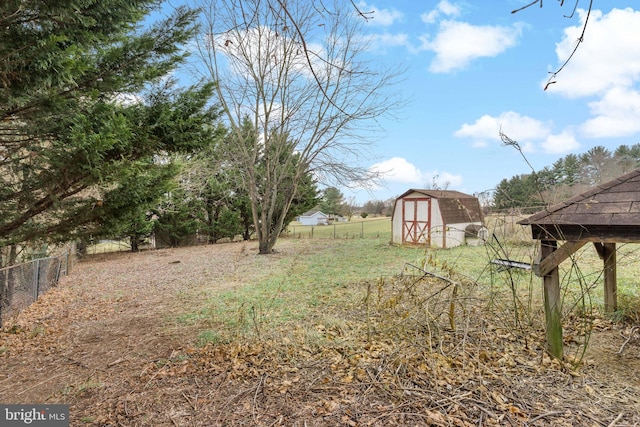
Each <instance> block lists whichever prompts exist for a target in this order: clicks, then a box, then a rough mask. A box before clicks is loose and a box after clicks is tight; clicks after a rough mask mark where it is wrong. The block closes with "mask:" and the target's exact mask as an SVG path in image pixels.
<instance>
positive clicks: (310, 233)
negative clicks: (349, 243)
mask: <svg viewBox="0 0 640 427" xmlns="http://www.w3.org/2000/svg"><path fill="white" fill-rule="evenodd" d="M281 237H290V238H298V239H354V238H380V237H389V239H391V218H390V217H384V218H375V219H369V220H365V221H348V222H333V223H329V224H326V225H302V224H295V223H294V224H290V225H289V226H288V227H287V228H286V229H285V231H284V232H283V233H282V235H281Z"/></svg>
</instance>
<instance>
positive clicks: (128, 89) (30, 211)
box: [0, 0, 212, 246]
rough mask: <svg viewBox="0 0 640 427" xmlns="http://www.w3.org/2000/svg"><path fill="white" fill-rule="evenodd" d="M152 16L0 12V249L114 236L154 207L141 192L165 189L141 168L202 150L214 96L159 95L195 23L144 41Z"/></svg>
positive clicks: (91, 5)
mask: <svg viewBox="0 0 640 427" xmlns="http://www.w3.org/2000/svg"><path fill="white" fill-rule="evenodd" d="M157 5H158V3H157V2H156V1H153V0H126V1H125V0H104V1H99V2H97V1H94V0H75V1H65V2H43V1H41V0H8V1H4V2H0V24H1V28H2V29H1V30H0V57H2V58H3V61H2V62H0V82H2V84H0V152H1V153H2V162H0V246H4V245H7V244H11V243H18V242H24V241H35V240H42V239H45V238H46V239H51V238H54V239H58V240H65V239H68V238H71V237H73V236H76V235H78V234H79V233H86V232H96V233H102V232H104V228H103V227H104V226H106V225H110V226H113V227H114V228H118V229H122V227H121V226H122V224H120V226H118V227H116V225H115V224H114V218H116V217H121V218H127V217H128V216H129V215H130V214H131V215H133V217H135V216H136V215H137V214H140V213H141V212H142V211H143V210H144V209H141V210H138V211H137V212H135V211H136V206H138V205H140V204H145V203H148V202H150V200H151V199H153V198H154V196H153V195H151V194H142V193H141V192H140V191H142V187H143V185H141V184H142V181H145V180H146V181H147V183H155V184H157V185H159V186H160V187H162V184H161V183H159V182H158V180H159V179H168V177H169V175H170V172H172V170H171V169H169V168H168V165H162V164H157V165H155V166H154V167H153V169H156V170H155V172H152V171H151V169H148V170H147V171H145V172H144V173H142V171H140V169H138V168H141V167H148V166H149V165H150V164H151V161H152V159H153V158H154V155H156V154H158V153H170V152H175V151H181V150H189V149H192V148H195V147H197V146H199V145H200V144H202V143H203V142H204V141H205V140H206V139H207V138H208V137H207V132H206V131H203V129H205V128H204V125H205V123H207V122H210V121H211V119H212V116H211V114H210V113H209V112H208V111H206V110H205V105H206V103H207V102H208V99H209V97H210V93H211V86H203V87H202V88H200V89H196V88H190V89H187V90H184V91H175V90H173V88H172V86H171V84H170V83H163V81H164V80H163V79H165V78H166V76H167V75H168V74H169V73H170V72H171V71H172V70H174V69H175V68H176V67H177V66H178V65H179V64H180V63H181V62H182V61H183V59H184V56H183V53H182V52H181V45H182V44H184V43H186V42H187V41H188V40H189V39H190V38H191V37H192V35H193V34H194V30H195V26H194V24H193V22H194V19H195V16H196V15H195V12H194V11H191V10H188V9H186V8H180V9H178V10H176V12H175V13H174V14H173V15H172V16H171V17H169V18H167V19H165V20H163V21H162V22H158V23H157V24H155V25H152V26H150V27H149V28H146V29H142V27H141V24H142V23H143V20H144V19H145V17H146V16H147V15H148V14H149V13H150V12H151V11H152V10H153V9H154V8H155V7H156V6H157ZM140 162H142V163H140ZM164 167H167V169H166V170H164V171H160V170H161V169H163V168H164ZM156 172H157V173H156ZM134 177H136V179H139V180H141V181H138V182H136V181H135V179H133V178H134ZM133 217H132V218H133ZM125 221H131V220H130V219H127V220H125ZM135 228H138V227H135ZM134 234H135V233H134Z"/></svg>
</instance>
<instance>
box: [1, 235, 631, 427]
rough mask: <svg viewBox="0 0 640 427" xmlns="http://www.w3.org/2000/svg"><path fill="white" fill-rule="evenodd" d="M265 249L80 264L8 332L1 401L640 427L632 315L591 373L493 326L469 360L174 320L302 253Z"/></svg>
mask: <svg viewBox="0 0 640 427" xmlns="http://www.w3.org/2000/svg"><path fill="white" fill-rule="evenodd" d="M254 246H255V244H253V245H252V244H251V243H249V244H246V243H234V244H226V245H214V246H202V247H195V248H185V249H175V250H159V251H153V252H144V253H140V254H117V255H109V256H107V255H105V256H96V257H93V258H91V259H90V260H88V261H85V262H81V263H78V264H76V266H75V268H74V270H73V272H72V274H71V275H70V276H68V277H66V278H64V279H63V280H62V282H61V284H60V285H59V286H58V287H57V288H55V289H53V290H52V291H51V292H50V293H48V294H47V295H45V296H44V297H42V298H41V299H40V300H39V301H38V302H36V303H35V304H34V305H32V306H31V307H30V308H29V309H27V310H25V311H24V312H23V313H21V314H20V316H19V317H18V318H17V319H15V320H14V321H12V322H9V323H8V324H7V325H5V328H4V329H3V330H2V331H1V332H0V367H1V369H0V402H2V403H51V404H53V403H65V404H69V405H70V412H71V425H72V426H88V425H98V426H223V425H229V426H231V425H234V426H235V425H237V426H275V425H282V426H333V425H336V426H338V425H345V426H366V425H375V426H384V425H411V426H420V425H425V426H426V425H435V426H448V425H451V426H478V425H523V426H524V425H531V426H546V425H565V426H573V425H576V426H577V425H586V426H631V425H640V337H638V336H637V335H638V334H636V336H631V335H630V334H631V328H630V326H628V325H627V326H616V325H610V324H608V323H607V322H602V323H601V324H600V325H599V327H598V328H597V329H596V330H595V331H594V333H593V334H592V337H591V343H590V346H589V350H588V353H587V357H586V361H587V363H586V364H585V365H584V366H582V367H580V368H579V369H578V370H571V369H568V368H567V367H566V366H563V365H561V364H559V363H555V362H553V361H549V360H547V359H544V358H542V357H541V354H542V353H541V352H540V351H537V352H536V351H535V350H529V352H526V351H525V350H522V349H521V348H520V347H516V346H514V347H509V348H512V349H514V353H513V354H510V355H507V356H508V357H505V356H504V355H503V356H502V357H498V356H497V355H496V354H497V353H501V352H500V349H502V348H504V346H505V344H504V342H498V341H497V340H507V341H508V339H506V338H504V337H502V338H500V337H499V336H496V337H492V336H491V334H490V333H483V335H481V336H482V337H484V338H483V339H484V341H483V342H477V343H475V344H476V345H477V348H476V347H472V345H474V343H472V342H471V341H472V340H471V339H469V343H467V345H468V346H469V347H468V348H474V350H473V351H471V350H468V351H465V352H458V353H456V357H445V356H446V355H445V354H444V353H441V354H435V353H434V354H433V357H430V358H425V357H424V354H419V353H417V352H414V353H410V355H409V356H405V355H404V353H402V357H400V355H401V353H400V351H399V350H397V349H396V350H394V349H393V346H392V345H393V343H381V344H380V345H379V346H378V345H368V346H366V347H363V348H364V349H365V350H363V351H364V352H365V353H366V354H365V353H363V354H364V355H362V356H361V355H358V358H355V357H353V355H352V354H348V352H346V351H344V350H345V348H346V347H344V346H342V347H340V346H337V345H336V346H335V347H333V348H332V349H330V350H327V349H317V348H312V347H308V346H305V345H292V344H291V343H290V342H288V341H283V342H271V341H268V342H260V341H257V340H247V341H246V342H236V343H226V344H218V345H208V346H205V347H200V346H198V345H197V343H196V339H197V336H198V334H199V332H201V330H202V325H199V324H198V323H197V322H195V323H192V324H189V323H180V322H176V321H175V319H176V318H178V317H179V316H180V315H181V314H184V313H189V312H192V311H193V306H194V303H195V302H196V301H197V300H198V298H201V297H202V296H203V295H205V292H206V293H207V295H210V294H211V291H212V289H213V290H218V291H220V292H222V291H225V290H230V289H233V288H235V287H239V286H245V285H246V284H248V283H249V284H250V283H251V273H250V272H251V271H256V272H264V271H265V270H268V269H269V268H271V267H273V266H275V265H276V264H277V263H278V261H279V260H280V259H281V258H282V257H286V256H289V255H291V254H290V253H289V248H288V246H287V244H286V242H283V243H282V244H281V245H280V246H279V247H280V253H278V254H277V255H273V256H256V255H255V253H256V249H255V247H254ZM240 272H242V274H240ZM247 272H249V273H247ZM256 274H258V273H256ZM321 332H322V331H321ZM478 336H480V335H478ZM494 340H495V341H494ZM623 345H624V347H623V348H622V350H623V351H622V352H620V349H621V347H622V346H623ZM494 350H495V351H494ZM518 352H520V353H518ZM489 362H491V363H489Z"/></svg>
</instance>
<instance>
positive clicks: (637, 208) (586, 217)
mask: <svg viewBox="0 0 640 427" xmlns="http://www.w3.org/2000/svg"><path fill="white" fill-rule="evenodd" d="M518 224H522V225H531V226H532V229H533V234H534V237H536V230H538V232H539V231H540V230H542V229H544V230H545V232H546V234H547V235H551V236H552V237H553V236H555V237H557V238H558V240H565V238H564V237H567V235H568V236H569V237H570V238H571V239H577V238H589V239H591V240H598V239H597V238H596V237H598V236H600V237H601V238H602V241H606V240H611V241H613V237H614V236H619V237H621V238H623V239H624V240H623V241H631V240H636V239H640V169H636V170H634V171H632V172H629V173H627V174H625V175H622V176H620V177H618V178H615V179H613V180H611V181H609V182H606V183H604V184H601V185H599V186H597V187H594V188H592V189H590V190H589V191H586V192H584V193H582V194H579V195H577V196H574V197H572V198H570V199H568V200H566V201H564V202H562V203H559V204H557V205H554V206H551V207H550V208H548V209H546V210H544V211H541V212H538V213H536V214H534V215H531V216H530V217H528V218H526V219H523V220H521V221H518ZM538 238H540V234H539V233H538ZM566 240H569V239H568V238H567V239H566ZM618 241H621V240H618Z"/></svg>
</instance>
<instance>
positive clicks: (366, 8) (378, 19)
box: [358, 1, 404, 27]
mask: <svg viewBox="0 0 640 427" xmlns="http://www.w3.org/2000/svg"><path fill="white" fill-rule="evenodd" d="M358 9H360V11H362V12H363V13H366V14H367V16H371V17H372V18H373V19H370V20H368V21H367V22H368V23H369V24H371V25H380V26H383V27H388V26H390V25H393V24H395V23H396V22H398V21H400V20H402V18H403V17H404V14H403V13H402V12H400V11H398V10H396V9H378V8H377V7H375V6H370V5H368V4H367V3H365V2H363V1H361V2H359V3H358ZM369 12H373V13H372V14H369Z"/></svg>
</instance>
